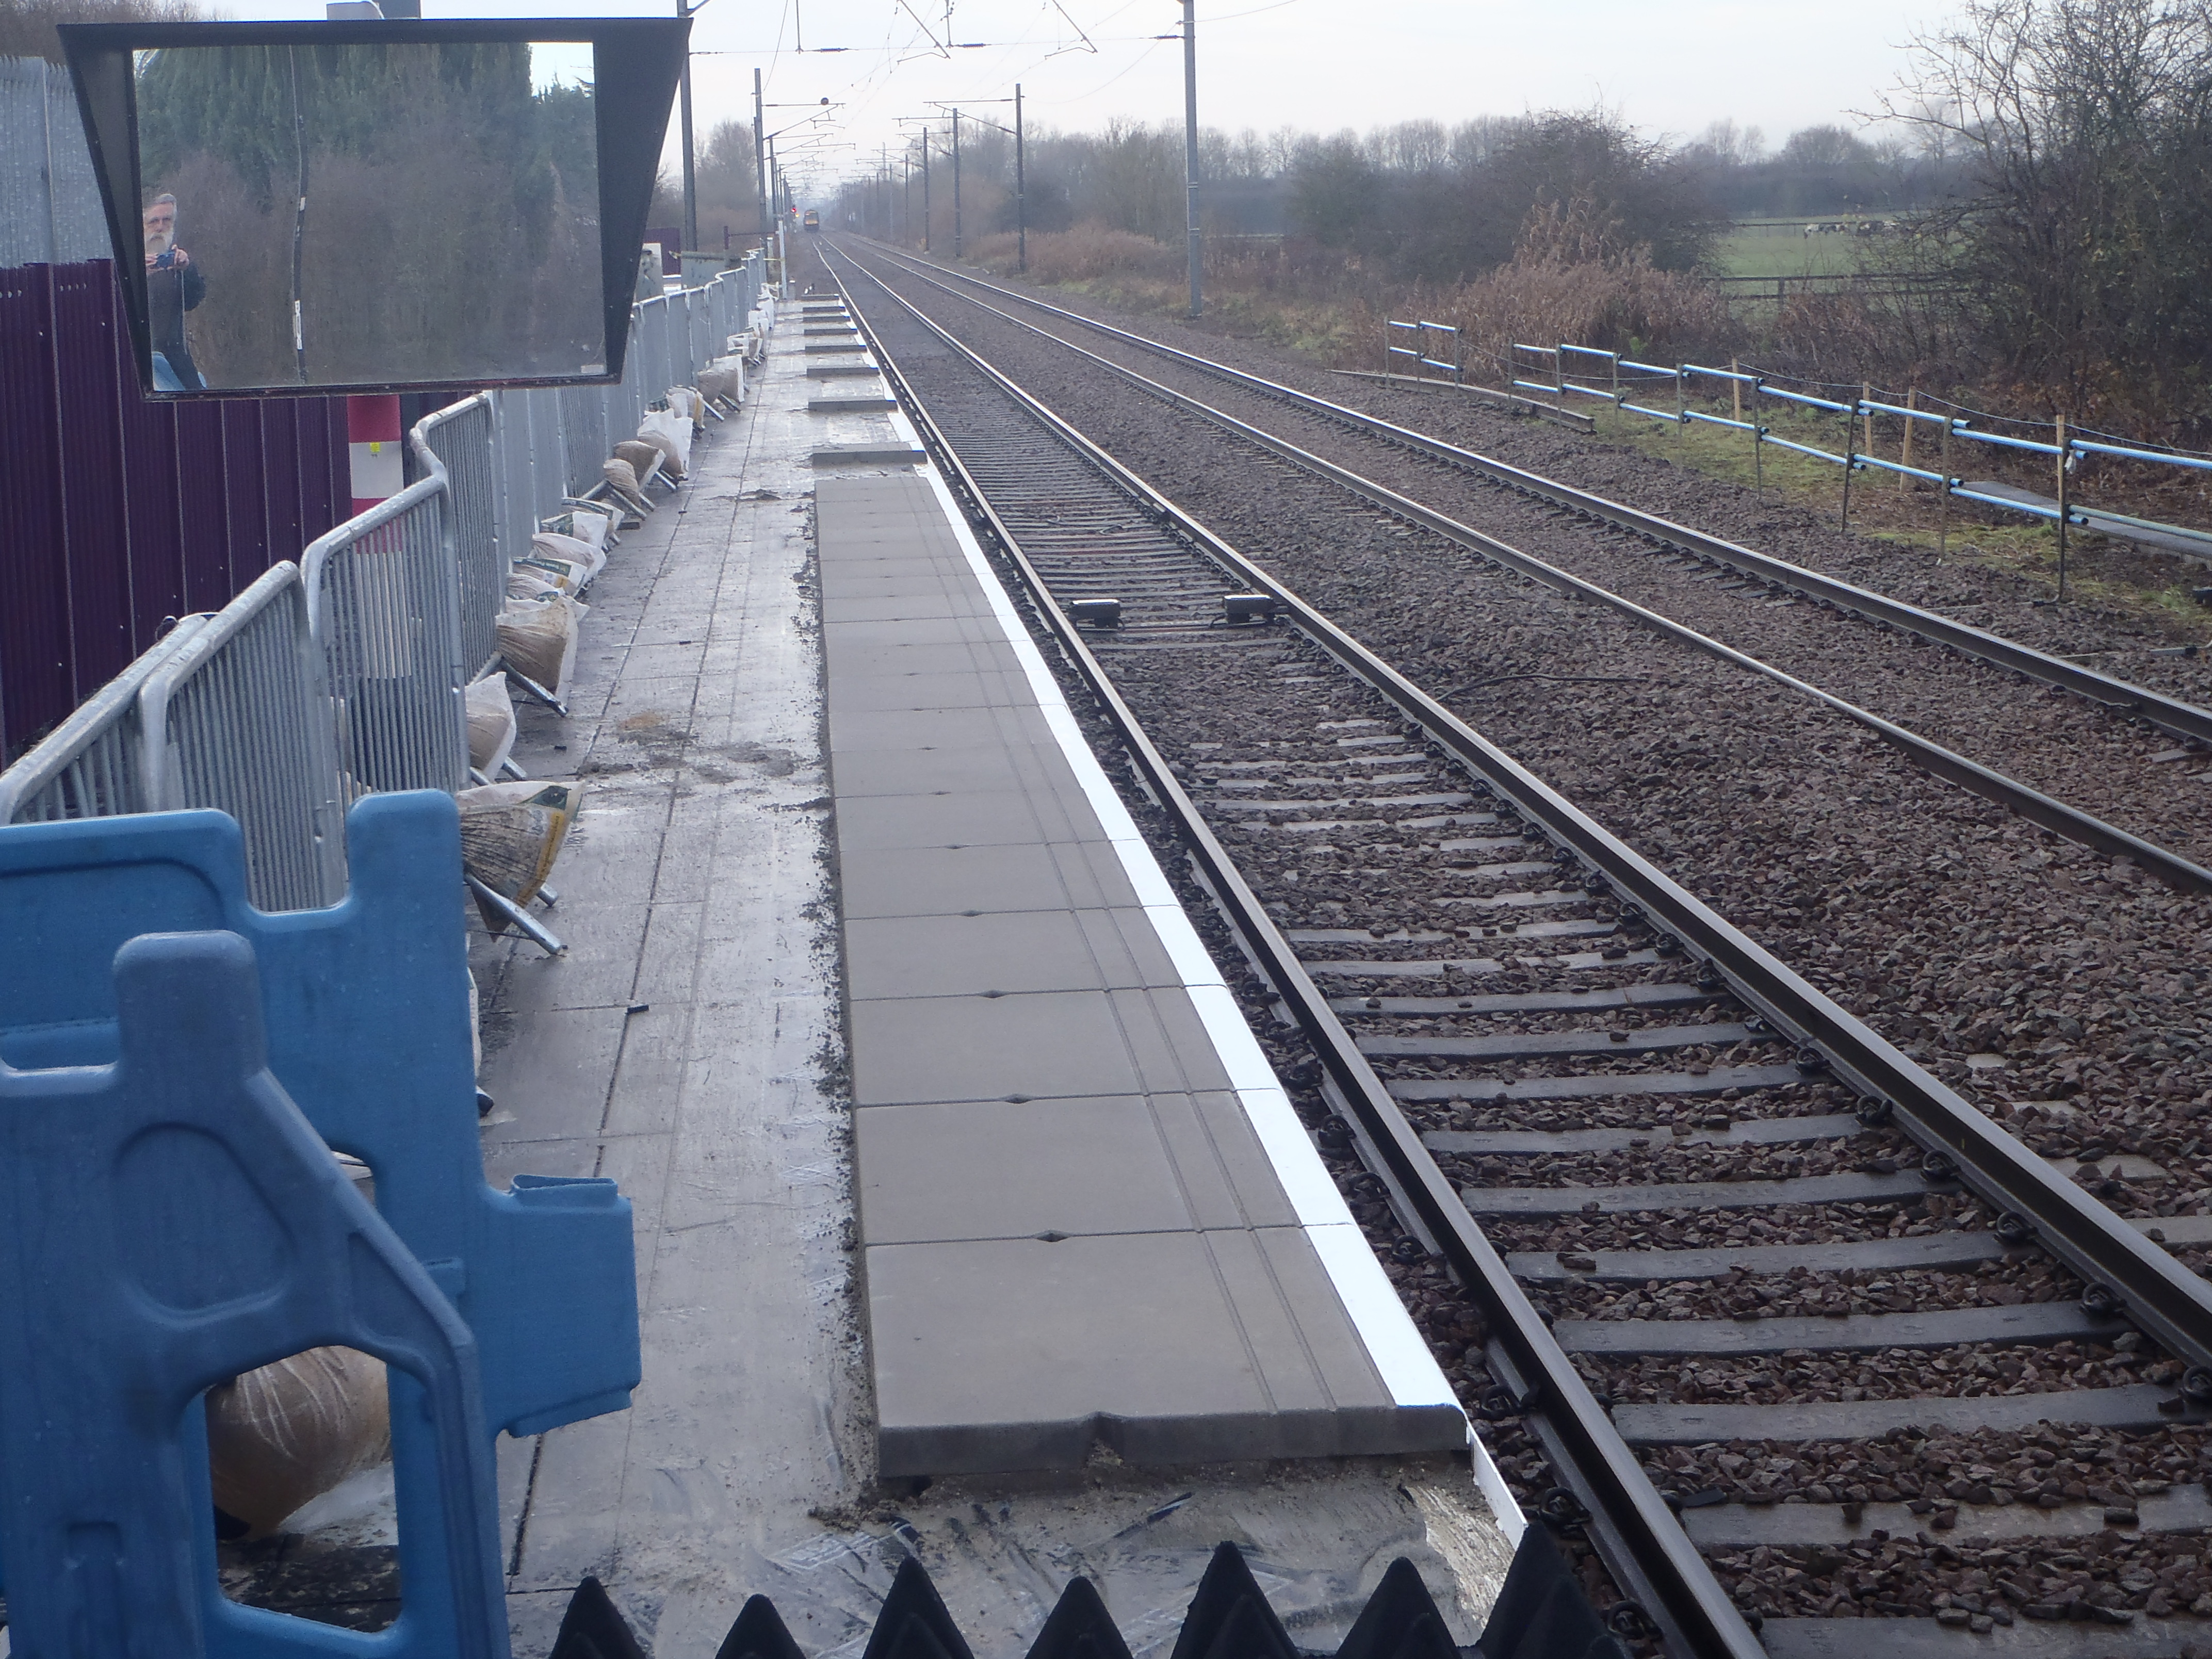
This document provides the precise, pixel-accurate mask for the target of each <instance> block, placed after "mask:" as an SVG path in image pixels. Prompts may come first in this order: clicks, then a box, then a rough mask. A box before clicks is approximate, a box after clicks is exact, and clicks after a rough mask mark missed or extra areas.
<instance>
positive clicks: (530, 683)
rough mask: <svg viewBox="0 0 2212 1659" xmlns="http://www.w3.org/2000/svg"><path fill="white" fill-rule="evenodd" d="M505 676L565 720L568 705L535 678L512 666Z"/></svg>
mask: <svg viewBox="0 0 2212 1659" xmlns="http://www.w3.org/2000/svg"><path fill="white" fill-rule="evenodd" d="M507 678H509V679H511V680H513V681H514V682H515V683H516V684H519V685H520V686H521V687H522V689H523V690H526V691H527V692H528V693H530V695H531V696H533V697H535V698H537V699H538V702H542V703H544V705H545V706H546V707H547V708H550V709H551V710H552V711H553V712H554V713H555V714H558V715H559V716H560V717H561V718H562V720H567V719H568V704H567V703H565V702H562V701H561V699H560V698H558V697H556V696H554V695H553V694H552V693H551V692H550V691H548V690H546V689H545V688H544V686H542V685H540V684H538V682H537V681H536V680H533V679H532V678H530V676H529V675H527V674H518V673H516V672H515V671H514V670H513V668H512V667H509V668H508V669H507ZM501 770H502V771H503V770H505V768H501ZM522 775H523V774H520V773H518V774H517V776H522Z"/></svg>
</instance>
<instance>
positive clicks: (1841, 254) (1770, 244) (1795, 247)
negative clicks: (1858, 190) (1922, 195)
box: [1713, 228, 1882, 276]
mask: <svg viewBox="0 0 2212 1659" xmlns="http://www.w3.org/2000/svg"><path fill="white" fill-rule="evenodd" d="M1869 246H1876V247H1879V246H1882V243H1881V240H1880V239H1878V238H1875V237H1862V236H1854V235H1851V234H1849V233H1848V232H1846V233H1845V234H1842V235H1840V236H1838V235H1829V236H1808V235H1806V234H1804V233H1803V232H1802V230H1796V231H1784V232H1781V233H1776V232H1773V231H1760V230H1746V229H1741V228H1739V229H1737V230H1736V231H1735V232H1734V233H1733V234H1729V235H1727V236H1723V237H1722V238H1721V239H1720V240H1719V241H1718V242H1717V243H1715V244H1714V246H1713V263H1714V264H1715V266H1716V268H1717V270H1718V271H1719V273H1720V275H1722V276H1841V275H1843V274H1844V272H1846V271H1852V270H1858V269H1859V268H1860V264H1861V259H1862V257H1863V254H1864V252H1865V251H1866V250H1867V248H1868V247H1869Z"/></svg>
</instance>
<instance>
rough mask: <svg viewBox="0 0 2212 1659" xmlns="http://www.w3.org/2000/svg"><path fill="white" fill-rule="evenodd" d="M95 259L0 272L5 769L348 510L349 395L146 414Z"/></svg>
mask: <svg viewBox="0 0 2212 1659" xmlns="http://www.w3.org/2000/svg"><path fill="white" fill-rule="evenodd" d="M121 307H122V302H121V295H120V294H119V291H118V289H117V286H116V283H115V279H114V274H113V271H112V268H111V266H110V265H109V264H108V263H107V262H106V260H97V261H94V262H92V263H89V264H73V265H18V266H15V267H14V268H12V269H8V270H0V763H5V762H7V761H9V760H12V759H13V758H14V757H15V756H16V755H18V754H20V753H21V752H22V750H25V749H26V748H27V747H29V745H30V744H32V743H33V742H34V741H35V740H36V739H37V738H39V736H40V734H41V733H43V732H46V730H47V729H48V728H49V727H50V726H52V725H53V724H54V723H55V722H56V721H58V720H60V719H62V717H63V716H64V715H65V714H68V713H69V712H70V709H72V708H76V705H77V704H78V703H79V702H82V700H83V699H84V698H86V697H87V696H90V695H91V694H92V693H93V692H94V690H97V689H98V688H99V687H100V685H101V684H105V683H106V681H107V680H109V679H111V678H113V677H114V676H115V674H116V673H117V672H118V671H119V670H120V669H121V668H122V667H123V666H124V665H125V664H126V663H128V662H129V661H130V660H131V659H132V658H133V657H135V656H137V654H138V653H140V652H142V651H143V650H144V649H145V648H146V647H148V646H149V645H151V644H152V643H153V642H154V640H155V635H157V634H158V633H159V632H160V630H161V624H162V623H163V622H164V621H165V620H166V619H167V618H168V617H176V616H181V615H184V614H185V613H186V612H188V611H213V610H216V609H217V608H219V607H220V606H222V605H223V604H224V603H225V602H227V601H228V599H230V598H231V596H232V595H233V594H234V593H236V592H239V591H240V589H241V588H243V587H245V586H246V585H247V584H248V583H250V582H251V581H252V580H253V579H254V578H255V577H256V576H258V575H259V574H261V573H262V572H263V571H264V570H266V569H267V568H269V567H270V565H272V564H274V563H276V562H278V561H279V560H283V559H289V558H296V557H297V556H299V554H300V551H301V549H303V548H304V547H306V546H307V544H308V543H309V542H311V541H313V539H314V538H316V537H318V536H319V535H321V534H322V533H323V532H325V531H326V530H328V529H330V528H331V526H333V525H336V524H337V523H338V522H340V521H341V520H344V519H346V518H348V517H350V516H351V514H352V511H353V501H352V497H353V486H352V483H351V480H350V477H349V461H348V455H347V450H346V420H345V400H344V399H343V398H270V399H267V400H259V399H256V400H251V401H248V400H240V401H234V402H228V401H227V402H223V403H211V402H210V403H191V404H149V403H148V402H146V401H145V400H144V399H143V398H141V397H140V396H139V395H138V377H137V372H136V370H135V368H133V366H132V364H131V344H130V331H129V329H128V327H127V326H126V325H125V322H124V318H123V313H122V308H121Z"/></svg>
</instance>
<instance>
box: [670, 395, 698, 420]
mask: <svg viewBox="0 0 2212 1659" xmlns="http://www.w3.org/2000/svg"><path fill="white" fill-rule="evenodd" d="M668 412H669V413H670V414H671V415H673V416H676V417H677V418H678V420H684V421H690V422H692V424H694V425H695V426H696V424H697V423H698V421H699V394H698V393H697V392H694V391H693V390H692V389H691V388H690V386H671V387H669V388H668Z"/></svg>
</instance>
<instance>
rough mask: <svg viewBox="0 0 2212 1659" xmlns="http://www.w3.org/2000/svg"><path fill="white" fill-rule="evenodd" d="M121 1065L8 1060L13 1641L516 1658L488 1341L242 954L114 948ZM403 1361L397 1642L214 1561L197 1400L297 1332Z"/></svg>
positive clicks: (56, 1651)
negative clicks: (334, 1116) (373, 1175)
mask: <svg viewBox="0 0 2212 1659" xmlns="http://www.w3.org/2000/svg"><path fill="white" fill-rule="evenodd" d="M112 985H113V992H114V996H113V1000H114V1002H115V1003H116V1005H117V1006H118V1008H119V1012H120V1024H119V1036H118V1044H117V1047H118V1051H119V1052H118V1058H117V1059H116V1060H114V1062H113V1063H112V1064H110V1065H105V1066H96V1067H86V1068H80V1069H70V1070H49V1071H34V1072H25V1071H15V1070H9V1069H7V1068H6V1067H4V1066H0V1215H3V1216H4V1218H5V1221H4V1225H0V1283H4V1284H5V1285H7V1286H8V1291H7V1295H6V1297H4V1298H0V1307H4V1309H5V1312H4V1313H0V1498H4V1504H0V1550H4V1553H5V1556H6V1559H7V1560H8V1563H9V1568H10V1572H9V1593H8V1624H9V1630H8V1634H9V1639H10V1643H11V1648H12V1651H13V1652H14V1653H15V1655H16V1656H18V1659H202V1656H220V1659H280V1656H291V1655H343V1656H358V1659H368V1656H370V1655H375V1656H379V1659H507V1651H508V1649H507V1612H506V1602H505V1599H504V1596H503V1595H502V1594H501V1580H500V1561H499V1539H498V1527H497V1517H498V1501H497V1499H498V1493H497V1486H496V1479H495V1475H494V1473H493V1470H492V1461H491V1447H490V1441H489V1437H488V1436H486V1435H485V1434H484V1432H483V1401H482V1400H481V1398H480V1396H479V1393H478V1385H477V1371H476V1353H475V1343H474V1339H473V1338H472V1337H471V1334H470V1332H469V1329H468V1328H467V1326H465V1324H463V1323H462V1322H461V1321H460V1319H459V1317H458V1316H456V1315H455V1314H454V1312H453V1309H452V1307H451V1306H450V1305H449V1304H447V1301H446V1299H445V1298H444V1297H442V1296H441V1295H440V1294H439V1292H438V1291H437V1289H436V1288H435V1286H434V1285H432V1284H431V1282H430V1279H429V1276H428V1274H427V1273H424V1272H423V1271H422V1267H420V1266H419V1265H418V1264H417V1263H416V1260H415V1258H414V1256H413V1255H410V1253H409V1252H408V1250H407V1249H406V1247H405V1246H404V1245H403V1244H402V1243H400V1241H399V1239H398V1237H397V1236H396V1235H395V1234H394V1233H393V1231H392V1229H391V1228H390V1227H389V1226H387V1225H386V1224H385V1222H384V1221H383V1220H382V1219H381V1218H379V1216H378V1215H377V1213H376V1212H375V1211H374V1210H373V1209H371V1208H370V1207H369V1206H368V1203H367V1202H366V1201H365V1200H363V1199H362V1197H361V1195H360V1194H357V1193H356V1192H355V1191H354V1190H353V1189H352V1186H351V1183H350V1182H348V1181H347V1180H346V1178H345V1177H344V1176H343V1174H342V1173H341V1172H340V1171H339V1170H338V1169H337V1166H336V1164H333V1163H332V1161H331V1156H330V1154H329V1152H327V1151H326V1150H325V1148H324V1146H323V1144H322V1142H321V1141H320V1140H319V1139H318V1138H317V1137H316V1135H315V1133H314V1132H313V1130H312V1129H311V1128H310V1127H308V1125H307V1121H306V1120H305V1119H304V1118H303V1117H302V1116H301V1114H300V1112H299V1109H297V1108H296V1107H295V1105H294V1104H293V1103H292V1102H291V1101H290V1100H289V1098H287V1097H286V1095H285V1093H284V1091H283V1088H282V1087H280V1086H279V1085H278V1084H277V1082H276V1079H275V1078H273V1077H272V1076H271V1075H270V1072H269V1070H268V1069H267V1065H266V1061H265V1059H264V1046H263V1031H262V1024H261V1011H260V1001H261V998H260V993H259V991H258V987H257V986H256V984H255V979H254V963H253V957H252V951H251V950H250V949H249V948H248V947H247V945H246V943H245V941H244V940H242V939H239V938H238V937H236V936H235V935H233V934H229V933H185V934H166V935H155V936H154V937H151V938H142V939H133V940H131V942H130V943H128V944H126V945H125V946H124V947H123V948H122V950H121V951H119V952H118V954H117V955H116V957H115V958H114V966H113V970H112ZM337 1345H343V1346H349V1347H353V1348H357V1349H359V1350H361V1351H362V1352H365V1353H371V1354H374V1355H376V1356H377V1357H378V1358H381V1359H383V1360H384V1361H385V1362H386V1364H387V1365H389V1366H391V1367H392V1368H393V1369H392V1378H393V1386H392V1404H393V1413H392V1433H393V1446H394V1452H395V1465H396V1468H395V1473H396V1474H397V1476H398V1502H399V1519H400V1539H399V1547H400V1573H401V1578H402V1582H403V1583H404V1596H405V1607H404V1612H403V1613H402V1614H401V1617H400V1620H399V1621H398V1624H397V1625H396V1626H393V1627H392V1629H391V1630H390V1631H387V1632H384V1633H383V1634H381V1635H378V1636H368V1635H363V1634H361V1633H359V1632H349V1631H341V1630H337V1629H335V1628H332V1627H331V1626H325V1625H316V1624H310V1623H308V1622H307V1621H306V1620H299V1619H292V1618H287V1617H285V1616H284V1615H283V1614H279V1613H268V1612H263V1611H259V1610H257V1609H252V1608H247V1607H239V1606H237V1605H235V1604H234V1603H232V1602H231V1601H228V1600H226V1599H225V1598H224V1596H223V1594H222V1589H221V1587H220V1585H219V1584H218V1583H217V1582H216V1563H215V1534H214V1520H213V1504H212V1499H211V1497H210V1490H209V1483H208V1462H207V1447H206V1438H205V1426H204V1417H203V1416H202V1413H201V1411H200V1408H199V1396H200V1395H201V1394H202V1393H203V1391H204V1390H205V1389H208V1388H210V1387H211V1386H212V1385H214V1384H216V1383H220V1382H222V1381H223V1380H224V1379H225V1378H228V1377H229V1376H234V1375H236V1374H237V1373H239V1372H240V1371H243V1370H251V1369H252V1368H253V1367H255V1366H258V1365H263V1364H268V1363H270V1361H273V1360H276V1359H280V1358H283V1357H284V1356H286V1355H288V1354H291V1353H295V1352H299V1351H300V1350H301V1349H304V1348H309V1347H320V1346H337Z"/></svg>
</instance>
